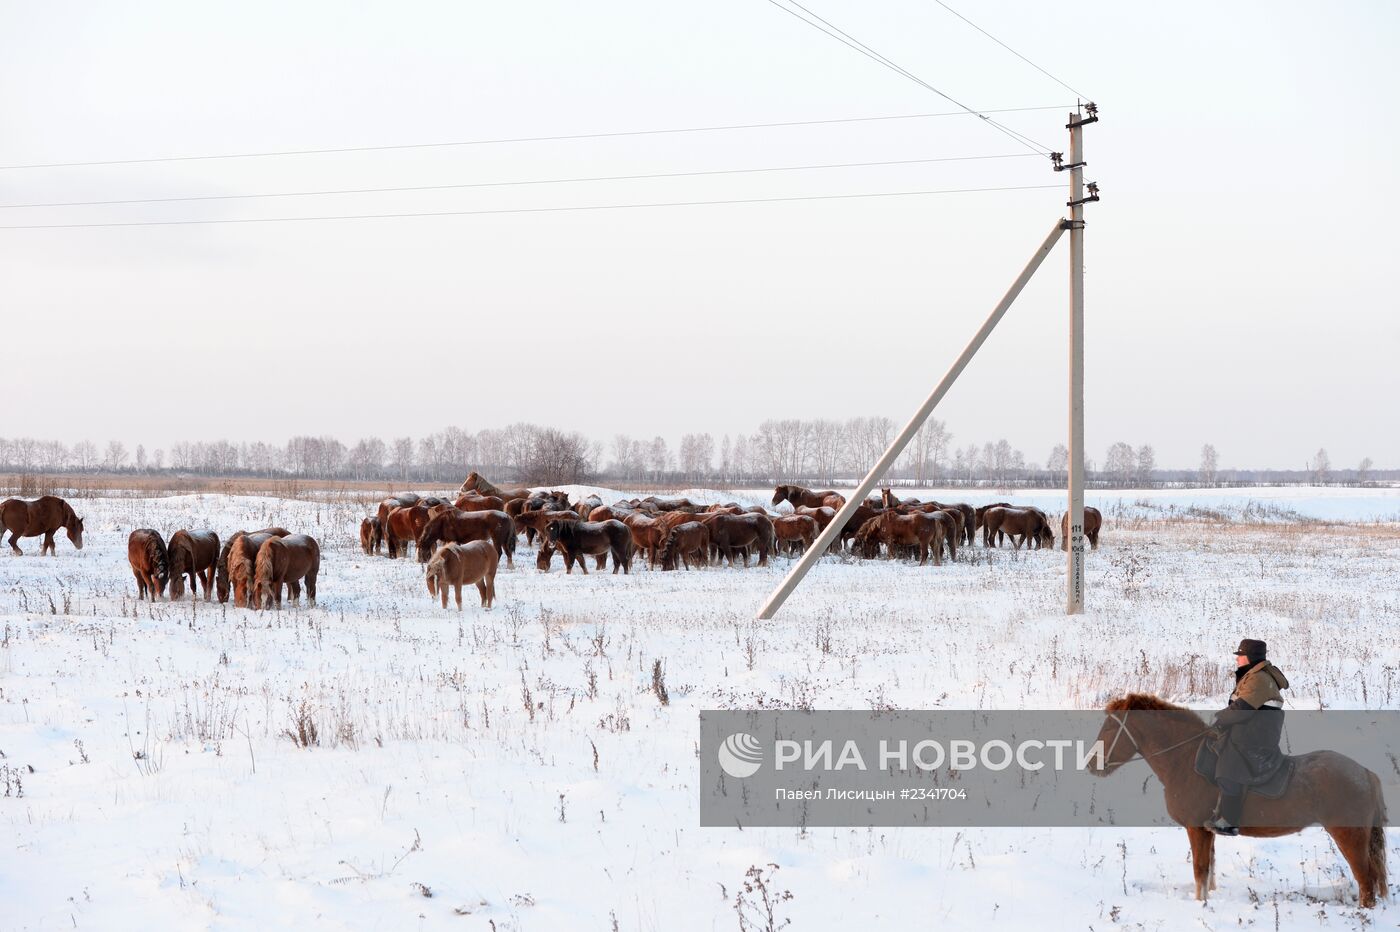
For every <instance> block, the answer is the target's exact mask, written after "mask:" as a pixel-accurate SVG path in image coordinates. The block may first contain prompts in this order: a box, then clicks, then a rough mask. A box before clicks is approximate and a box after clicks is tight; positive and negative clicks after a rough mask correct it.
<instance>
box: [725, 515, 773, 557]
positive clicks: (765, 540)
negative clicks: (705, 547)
mask: <svg viewBox="0 0 1400 932" xmlns="http://www.w3.org/2000/svg"><path fill="white" fill-rule="evenodd" d="M709 523H710V540H711V542H712V544H713V546H714V548H715V550H716V551H717V552H718V554H719V555H720V556H721V557H723V558H724V560H725V561H726V562H727V563H728V564H729V565H730V566H731V567H732V566H733V565H734V553H735V551H738V552H740V553H741V555H742V556H743V559H744V567H745V568H747V567H748V565H749V548H750V547H756V548H757V549H758V565H759V566H767V565H768V554H769V553H771V552H772V550H773V522H772V521H770V520H769V519H768V518H767V516H765V515H755V514H743V515H725V514H717V515H714V516H713V517H712V518H710V521H709Z"/></svg>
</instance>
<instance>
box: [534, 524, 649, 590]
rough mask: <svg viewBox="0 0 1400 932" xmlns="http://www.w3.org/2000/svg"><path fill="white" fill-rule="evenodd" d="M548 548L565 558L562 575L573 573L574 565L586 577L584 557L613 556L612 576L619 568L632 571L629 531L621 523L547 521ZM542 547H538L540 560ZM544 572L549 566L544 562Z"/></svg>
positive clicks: (542, 552)
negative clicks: (563, 573)
mask: <svg viewBox="0 0 1400 932" xmlns="http://www.w3.org/2000/svg"><path fill="white" fill-rule="evenodd" d="M549 549H550V550H551V551H553V550H558V551H559V552H560V553H561V554H562V555H563V557H564V572H566V573H572V572H573V571H574V563H578V566H579V569H581V570H583V573H584V575H585V576H587V575H588V564H587V563H585V562H584V559H583V558H584V556H585V555H590V554H591V555H593V556H597V555H599V554H609V553H610V554H612V558H613V575H614V576H616V575H617V571H618V570H619V569H621V570H622V572H624V573H628V574H630V573H631V572H632V532H631V531H629V530H628V529H627V525H625V524H623V523H622V522H621V521H601V522H599V523H597V524H595V523H593V522H592V521H551V522H549ZM544 552H545V548H543V547H541V548H540V553H541V555H542V558H543V554H544ZM544 568H545V569H548V568H549V564H548V563H545V566H544Z"/></svg>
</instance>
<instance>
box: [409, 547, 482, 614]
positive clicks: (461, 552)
mask: <svg viewBox="0 0 1400 932" xmlns="http://www.w3.org/2000/svg"><path fill="white" fill-rule="evenodd" d="M499 565H500V564H499V558H498V557H497V556H496V547H495V545H494V544H492V543H491V542H490V541H488V540H474V541H470V542H468V543H465V544H443V545H442V546H441V547H439V548H438V549H437V553H435V554H433V558H432V559H431V560H429V561H428V568H427V570H426V571H425V572H424V574H423V576H424V578H425V579H426V580H427V583H428V595H430V596H431V595H439V594H440V595H441V596H442V607H443V608H447V587H448V586H451V587H452V588H453V589H455V590H456V594H457V611H459V612H460V611H461V610H462V587H463V586H470V585H471V584H473V583H475V584H476V588H477V591H478V592H480V593H481V607H482V608H483V609H485V610H486V611H488V612H489V611H490V610H491V605H492V603H494V602H495V601H496V567H497V566H499Z"/></svg>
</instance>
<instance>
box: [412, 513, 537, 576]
mask: <svg viewBox="0 0 1400 932" xmlns="http://www.w3.org/2000/svg"><path fill="white" fill-rule="evenodd" d="M473 540H489V541H490V542H491V543H492V544H493V545H494V546H495V548H496V557H497V558H498V559H499V558H500V557H501V556H505V558H506V566H509V567H514V566H515V519H514V518H512V517H511V516H510V515H508V514H506V513H505V512H504V511H458V510H456V509H449V510H448V511H444V512H441V513H439V514H437V515H435V516H434V517H432V518H431V519H429V521H428V523H427V524H425V525H423V530H422V531H420V532H419V534H418V562H420V563H427V562H428V560H429V559H430V558H431V554H434V553H436V552H437V548H438V546H439V545H440V544H444V543H447V544H465V543H467V542H469V541H473Z"/></svg>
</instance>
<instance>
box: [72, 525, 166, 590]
mask: <svg viewBox="0 0 1400 932" xmlns="http://www.w3.org/2000/svg"><path fill="white" fill-rule="evenodd" d="M70 510H71V509H70ZM146 560H147V561H148V562H149V563H150V564H151V567H152V568H153V569H154V570H155V571H156V578H157V579H159V580H160V581H161V582H162V583H165V582H168V581H169V580H170V554H169V552H168V551H167V550H166V547H165V541H163V540H161V539H160V534H158V533H157V532H155V531H151V532H150V533H149V534H147V535H146Z"/></svg>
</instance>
